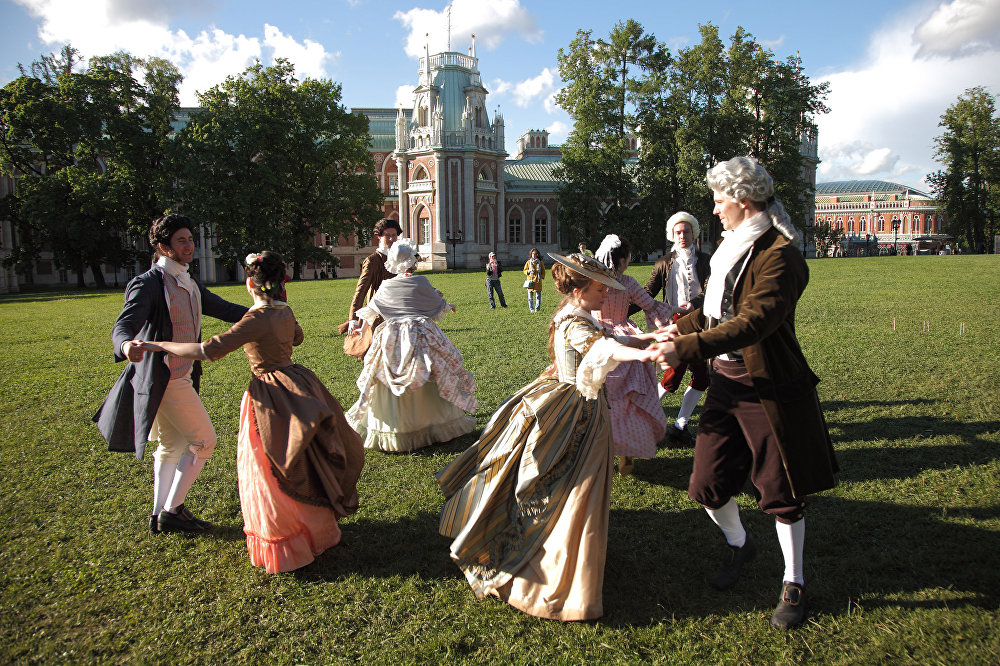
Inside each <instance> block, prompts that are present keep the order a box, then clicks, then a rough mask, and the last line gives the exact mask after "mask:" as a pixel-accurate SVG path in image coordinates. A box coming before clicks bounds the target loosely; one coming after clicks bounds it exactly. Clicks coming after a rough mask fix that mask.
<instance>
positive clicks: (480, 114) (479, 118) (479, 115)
mask: <svg viewBox="0 0 1000 666" xmlns="http://www.w3.org/2000/svg"><path fill="white" fill-rule="evenodd" d="M482 126H483V110H482V108H480V107H478V106H477V107H476V127H477V128H479V127H482Z"/></svg>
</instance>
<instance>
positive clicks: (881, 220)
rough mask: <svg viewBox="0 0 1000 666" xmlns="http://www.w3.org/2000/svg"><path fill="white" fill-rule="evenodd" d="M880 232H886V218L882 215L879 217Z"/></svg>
mask: <svg viewBox="0 0 1000 666" xmlns="http://www.w3.org/2000/svg"><path fill="white" fill-rule="evenodd" d="M878 230H879V233H882V232H884V231H885V217H884V216H882V215H879V216H878Z"/></svg>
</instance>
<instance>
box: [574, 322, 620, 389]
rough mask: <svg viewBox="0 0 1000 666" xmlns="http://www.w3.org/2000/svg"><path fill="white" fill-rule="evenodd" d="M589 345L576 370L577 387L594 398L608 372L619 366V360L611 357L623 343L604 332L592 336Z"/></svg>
mask: <svg viewBox="0 0 1000 666" xmlns="http://www.w3.org/2000/svg"><path fill="white" fill-rule="evenodd" d="M587 345H588V348H587V349H586V351H585V353H584V356H583V360H582V361H580V367H579V368H577V370H576V388H577V390H578V391H579V392H580V393H581V394H583V397H585V398H587V399H588V400H594V399H595V398H597V394H598V393H599V392H600V391H601V387H602V386H604V380H605V379H607V377H608V373H610V372H611V371H612V370H614V369H615V368H617V367H618V363H619V361H616V360H614V359H613V358H611V354H612V353H614V350H615V348H616V347H620V346H621V345H620V344H619V343H618V342H617V341H616V340H615V339H614V338H613V337H608V336H607V335H606V334H603V332H602V333H596V334H595V335H594V336H592V338H591V339H590V340H588V341H587Z"/></svg>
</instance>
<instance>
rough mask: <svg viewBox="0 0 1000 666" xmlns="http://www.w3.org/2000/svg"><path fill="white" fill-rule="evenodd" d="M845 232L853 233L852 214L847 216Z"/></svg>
mask: <svg viewBox="0 0 1000 666" xmlns="http://www.w3.org/2000/svg"><path fill="white" fill-rule="evenodd" d="M847 233H849V234H853V233H854V216H853V215H852V216H851V217H849V218H847Z"/></svg>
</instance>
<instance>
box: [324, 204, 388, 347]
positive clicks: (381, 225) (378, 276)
mask: <svg viewBox="0 0 1000 666" xmlns="http://www.w3.org/2000/svg"><path fill="white" fill-rule="evenodd" d="M402 232H403V230H402V229H401V228H400V226H399V222H397V221H396V220H389V219H385V220H379V221H378V222H376V223H375V229H374V236H375V241H376V247H375V251H374V252H372V253H371V254H370V255H368V258H367V259H365V261H364V263H363V264H361V275H359V276H358V286H357V287H355V289H354V298H352V299H351V309H350V312H349V313H348V315H347V321H345V322H344V323H343V324H341V325H340V326H339V327H338V328H337V330H338V331H339V332H340V333H341V334H344V333H348V332H351V331H354V329H355V328H360V322H359V321H358V318H357V317H356V316H355V313H356V312H357V311H358V310H360V309H361V308H362V307H364V305H365V303H367V302H368V301H370V300H371V298H372V296H374V295H375V292H376V291H378V288H379V287H380V286H382V282H383V281H384V280H388V279H389V278H391V277H392V273H390V272H389V271H387V270H386V268H385V255H386V253H387V252H388V251H389V248H390V247H392V244H393V243H395V242H396V239H397V238H399V234H401V233H402ZM380 323H382V322H381V320H378V321H376V322H375V325H374V326H378V324H380ZM374 326H373V328H374Z"/></svg>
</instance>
